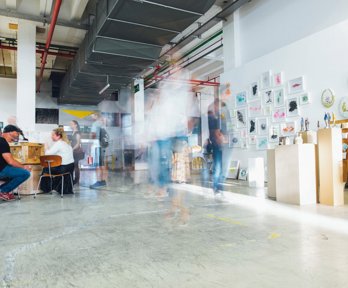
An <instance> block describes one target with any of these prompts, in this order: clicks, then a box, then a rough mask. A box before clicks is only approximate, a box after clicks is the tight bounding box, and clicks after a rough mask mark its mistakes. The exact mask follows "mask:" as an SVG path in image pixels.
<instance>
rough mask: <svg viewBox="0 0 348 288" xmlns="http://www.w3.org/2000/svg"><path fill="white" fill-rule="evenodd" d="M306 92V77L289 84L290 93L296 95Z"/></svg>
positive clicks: (291, 81)
mask: <svg viewBox="0 0 348 288" xmlns="http://www.w3.org/2000/svg"><path fill="white" fill-rule="evenodd" d="M300 92H304V77H303V76H301V77H297V78H295V79H292V80H290V81H289V82H288V93H289V94H295V93H300Z"/></svg>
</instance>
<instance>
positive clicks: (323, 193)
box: [318, 128, 344, 206]
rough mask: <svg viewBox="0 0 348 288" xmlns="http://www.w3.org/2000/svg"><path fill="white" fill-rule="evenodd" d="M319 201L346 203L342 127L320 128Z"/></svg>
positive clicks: (335, 203) (335, 204)
mask: <svg viewBox="0 0 348 288" xmlns="http://www.w3.org/2000/svg"><path fill="white" fill-rule="evenodd" d="M318 152H319V177H320V181H319V185H320V187H319V202H320V203H321V204H325V205H333V206H337V205H344V181H343V160H342V130H341V128H330V129H319V130H318Z"/></svg>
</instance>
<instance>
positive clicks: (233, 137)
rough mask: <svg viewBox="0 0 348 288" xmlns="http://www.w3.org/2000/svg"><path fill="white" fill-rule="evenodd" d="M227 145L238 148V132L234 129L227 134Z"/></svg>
mask: <svg viewBox="0 0 348 288" xmlns="http://www.w3.org/2000/svg"><path fill="white" fill-rule="evenodd" d="M228 147H229V148H238V147H240V133H238V132H237V131H234V132H233V133H231V134H229V135H228Z"/></svg>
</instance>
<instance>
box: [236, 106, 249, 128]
mask: <svg viewBox="0 0 348 288" xmlns="http://www.w3.org/2000/svg"><path fill="white" fill-rule="evenodd" d="M236 115H237V119H236V120H237V128H244V127H247V110H246V108H243V109H237V111H236Z"/></svg>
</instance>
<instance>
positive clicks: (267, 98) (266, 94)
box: [262, 90, 273, 105]
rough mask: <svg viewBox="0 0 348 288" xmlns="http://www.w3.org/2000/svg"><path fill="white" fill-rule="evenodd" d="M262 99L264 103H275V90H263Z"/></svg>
mask: <svg viewBox="0 0 348 288" xmlns="http://www.w3.org/2000/svg"><path fill="white" fill-rule="evenodd" d="M262 99H263V104H264V105H272V104H273V91H272V90H266V91H263V92H262Z"/></svg>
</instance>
